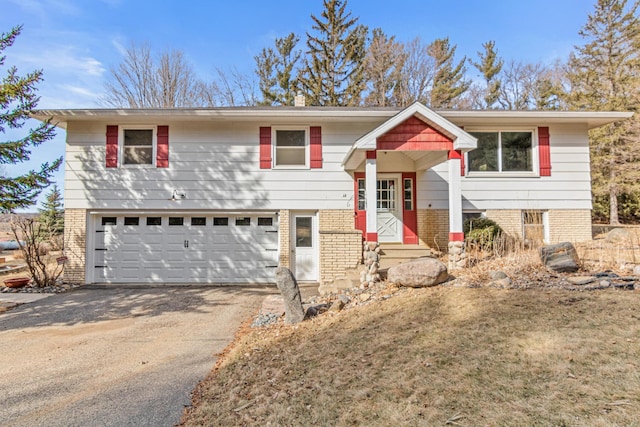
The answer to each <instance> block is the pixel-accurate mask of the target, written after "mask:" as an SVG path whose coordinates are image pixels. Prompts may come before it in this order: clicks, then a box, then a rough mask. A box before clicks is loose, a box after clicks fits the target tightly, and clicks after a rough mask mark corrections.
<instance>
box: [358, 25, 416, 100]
mask: <svg viewBox="0 0 640 427" xmlns="http://www.w3.org/2000/svg"><path fill="white" fill-rule="evenodd" d="M406 56H407V55H406V53H405V52H404V50H403V47H402V45H401V44H400V43H398V42H396V41H395V37H394V36H391V37H389V36H387V35H386V34H385V33H384V32H383V31H382V29H381V28H375V29H374V30H373V32H372V38H371V43H370V44H369V47H368V49H367V55H366V58H365V63H364V66H365V76H366V81H367V86H368V93H367V96H366V98H365V104H366V105H371V106H376V107H385V106H391V105H397V103H396V102H397V101H396V100H395V97H394V93H395V92H396V88H397V86H398V85H399V84H400V77H401V73H402V68H403V67H404V61H405V58H406Z"/></svg>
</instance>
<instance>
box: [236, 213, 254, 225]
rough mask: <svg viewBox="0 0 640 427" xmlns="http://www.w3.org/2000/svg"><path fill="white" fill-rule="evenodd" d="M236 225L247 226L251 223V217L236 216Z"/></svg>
mask: <svg viewBox="0 0 640 427" xmlns="http://www.w3.org/2000/svg"><path fill="white" fill-rule="evenodd" d="M236 225H237V226H239V227H246V226H249V225H251V218H250V217H248V216H247V217H238V218H236Z"/></svg>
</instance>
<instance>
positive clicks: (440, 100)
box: [427, 37, 471, 108]
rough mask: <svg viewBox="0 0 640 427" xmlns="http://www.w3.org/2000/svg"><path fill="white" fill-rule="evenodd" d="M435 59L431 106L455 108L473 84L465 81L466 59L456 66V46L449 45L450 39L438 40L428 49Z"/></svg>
mask: <svg viewBox="0 0 640 427" xmlns="http://www.w3.org/2000/svg"><path fill="white" fill-rule="evenodd" d="M427 50H428V52H429V55H430V56H431V57H432V58H433V59H435V74H434V77H433V86H432V87H431V95H430V98H431V99H430V103H429V104H430V106H431V107H432V108H453V107H455V106H456V101H457V100H458V99H459V98H460V96H462V95H463V94H464V93H465V92H466V91H467V89H469V86H470V85H471V83H470V82H469V81H467V80H466V79H465V72H466V67H465V66H464V64H465V62H466V58H463V59H462V60H461V61H460V62H458V64H457V65H454V57H455V53H456V46H455V45H454V46H451V45H450V44H449V38H448V37H446V38H444V39H436V40H434V41H433V42H432V43H431V44H430V45H429V47H428V48H427Z"/></svg>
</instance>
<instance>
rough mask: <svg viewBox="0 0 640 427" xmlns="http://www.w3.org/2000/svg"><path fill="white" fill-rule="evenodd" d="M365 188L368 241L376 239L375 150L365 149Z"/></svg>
mask: <svg viewBox="0 0 640 427" xmlns="http://www.w3.org/2000/svg"><path fill="white" fill-rule="evenodd" d="M364 173H365V188H366V209H367V235H366V236H365V239H366V240H367V241H368V242H377V241H378V232H377V230H378V224H377V222H378V221H377V218H376V215H377V211H378V209H377V203H376V202H377V193H378V180H377V166H376V151H375V150H372V151H367V160H366V163H365V167H364Z"/></svg>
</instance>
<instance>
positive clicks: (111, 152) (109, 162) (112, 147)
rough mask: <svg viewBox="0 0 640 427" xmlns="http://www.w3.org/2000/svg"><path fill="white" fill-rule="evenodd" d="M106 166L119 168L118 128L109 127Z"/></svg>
mask: <svg viewBox="0 0 640 427" xmlns="http://www.w3.org/2000/svg"><path fill="white" fill-rule="evenodd" d="M106 166H107V167H108V168H115V167H118V126H113V125H108V126H107V147H106Z"/></svg>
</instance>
